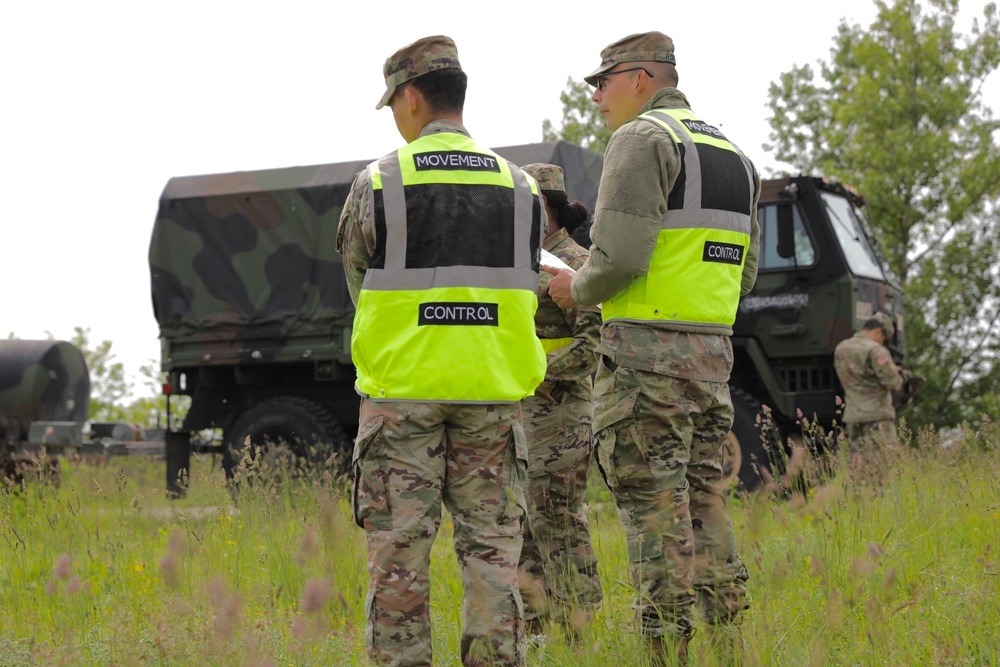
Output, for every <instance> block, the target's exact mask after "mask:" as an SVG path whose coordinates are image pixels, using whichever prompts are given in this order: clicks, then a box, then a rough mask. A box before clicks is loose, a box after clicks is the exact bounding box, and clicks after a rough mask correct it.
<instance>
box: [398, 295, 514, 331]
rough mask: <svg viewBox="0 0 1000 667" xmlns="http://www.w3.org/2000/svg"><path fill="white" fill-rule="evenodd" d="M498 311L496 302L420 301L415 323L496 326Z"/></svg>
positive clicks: (421, 324) (498, 319) (498, 324)
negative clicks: (418, 313)
mask: <svg viewBox="0 0 1000 667" xmlns="http://www.w3.org/2000/svg"><path fill="white" fill-rule="evenodd" d="M499 312H500V310H499V304H496V303H475V302H457V301H445V302H432V303H422V304H420V315H419V318H418V320H417V324H419V325H420V326H424V325H427V324H449V325H460V326H480V327H498V326H500V315H499Z"/></svg>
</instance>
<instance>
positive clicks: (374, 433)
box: [353, 399, 527, 667]
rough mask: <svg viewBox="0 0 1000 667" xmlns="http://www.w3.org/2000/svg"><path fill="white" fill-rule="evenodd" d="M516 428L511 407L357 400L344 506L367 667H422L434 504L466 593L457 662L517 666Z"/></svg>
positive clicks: (428, 653) (520, 444)
mask: <svg viewBox="0 0 1000 667" xmlns="http://www.w3.org/2000/svg"><path fill="white" fill-rule="evenodd" d="M521 418H522V417H521V407H520V405H518V404H491V405H462V404H441V403H414V402H401V401H399V402H397V401H392V402H383V401H371V400H368V399H363V400H362V402H361V415H360V425H359V430H358V437H357V440H356V442H355V446H354V460H353V469H354V493H353V505H354V517H355V521H356V522H357V524H358V525H359V526H361V527H363V528H364V529H365V534H366V537H367V545H368V573H369V587H368V596H367V599H366V617H367V623H366V628H365V641H366V645H367V650H368V654H369V657H371V658H372V660H374V661H375V662H376V663H377V664H379V665H387V666H393V667H402V666H404V665H405V666H407V667H409V666H416V665H426V666H429V665H431V660H432V648H431V624H430V573H429V565H430V554H431V547H432V545H433V543H434V539H435V536H436V535H437V532H438V528H439V526H440V523H441V512H442V510H441V507H442V504H443V505H444V507H446V508H447V509H448V511H449V513H450V514H451V516H452V520H453V522H454V548H455V554H456V556H457V557H458V563H459V567H460V569H461V572H462V583H463V587H464V604H463V609H462V640H461V654H462V663H463V664H464V665H468V666H471V665H475V666H476V667H485V666H493V665H523V664H524V648H525V645H524V642H525V633H524V609H523V605H522V602H521V594H520V592H519V591H518V587H517V561H518V556H519V555H520V552H521V540H522V526H523V523H524V518H525V506H524V479H525V470H526V465H527V460H526V459H527V450H526V447H525V441H524V432H523V429H522V423H521Z"/></svg>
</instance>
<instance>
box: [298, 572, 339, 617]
mask: <svg viewBox="0 0 1000 667" xmlns="http://www.w3.org/2000/svg"><path fill="white" fill-rule="evenodd" d="M331 587H332V585H331V582H330V579H329V578H326V579H319V580H318V579H310V580H309V581H307V582H306V585H305V589H304V590H303V591H302V605H301V606H302V612H303V613H306V614H311V613H313V612H315V611H319V610H320V609H322V608H323V607H325V606H326V603H327V602H328V601H329V600H330V592H331V590H330V589H331Z"/></svg>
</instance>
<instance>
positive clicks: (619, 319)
mask: <svg viewBox="0 0 1000 667" xmlns="http://www.w3.org/2000/svg"><path fill="white" fill-rule="evenodd" d="M607 321H608V322H609V323H611V324H621V323H622V322H632V323H634V324H642V325H645V326H649V323H650V322H663V323H664V324H683V325H688V326H692V327H699V328H702V329H704V328H705V327H713V328H716V329H727V330H728V331H729V332H730V334H731V333H732V331H733V328H732V327H731V326H729V325H728V324H719V323H718V322H688V321H686V320H640V319H638V318H633V317H615V318H613V319H611V320H607ZM652 328H654V329H657V330H659V331H669V329H666V328H665V327H655V326H654V327H652ZM709 335H711V334H709Z"/></svg>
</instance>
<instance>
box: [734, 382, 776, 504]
mask: <svg viewBox="0 0 1000 667" xmlns="http://www.w3.org/2000/svg"><path fill="white" fill-rule="evenodd" d="M729 393H730V395H731V396H732V400H733V411H734V412H735V416H734V417H733V428H732V430H731V431H729V434H728V435H727V436H726V439H725V441H724V442H723V447H724V448H725V452H724V456H723V472H724V475H725V477H724V482H726V484H727V485H728V484H729V483H732V482H733V481H734V480H738V488H739V489H740V490H742V491H755V490H756V489H757V487H759V486H760V484H761V474H760V468H761V466H766V467H768V468H769V467H770V464H769V461H768V457H767V450H766V449H765V448H764V442H763V440H761V434H760V427H758V426H757V415H759V414H761V407H760V402H759V401H757V400H756V399H755V398H754V397H753V396H751V395H750V394H749V393H747V392H746V391H744V390H742V389H737V388H736V387H733V386H731V385H730V387H729Z"/></svg>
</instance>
